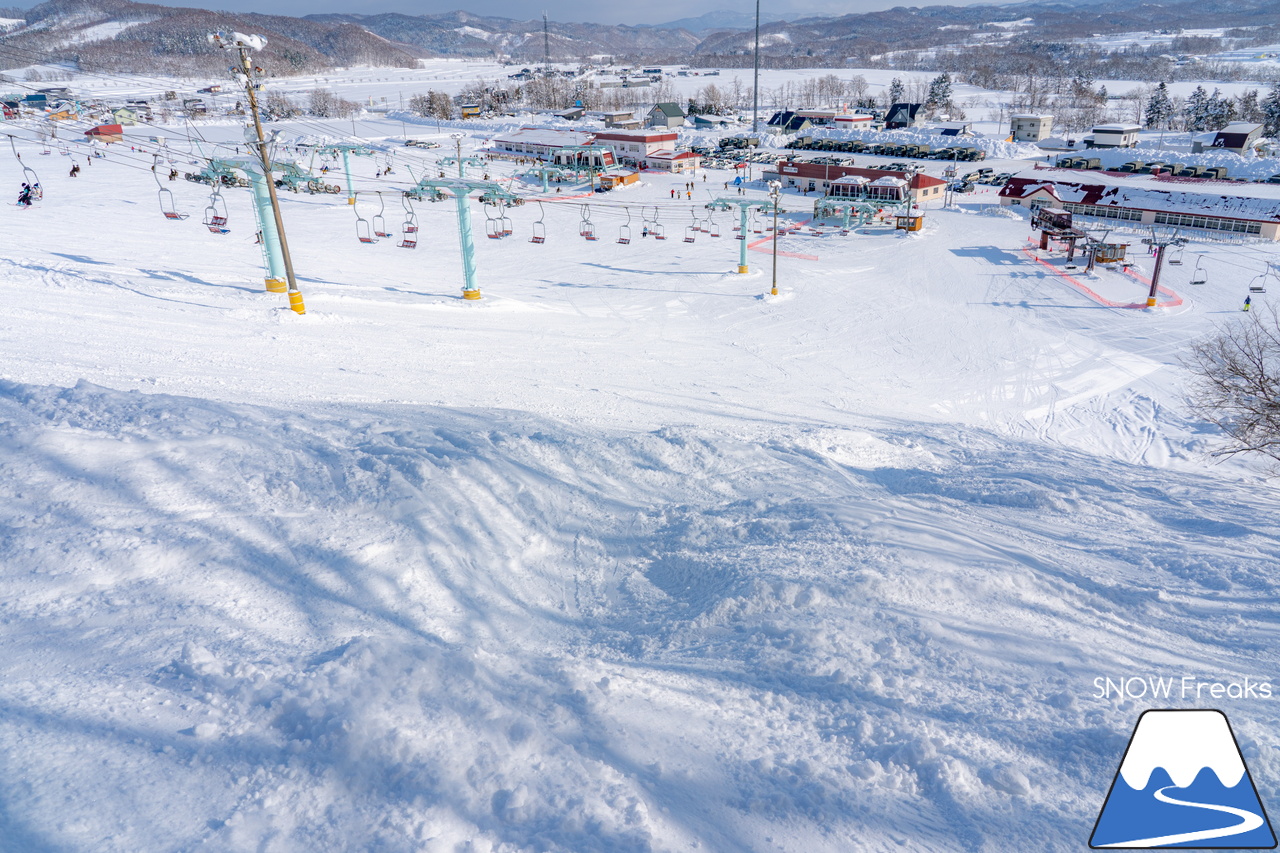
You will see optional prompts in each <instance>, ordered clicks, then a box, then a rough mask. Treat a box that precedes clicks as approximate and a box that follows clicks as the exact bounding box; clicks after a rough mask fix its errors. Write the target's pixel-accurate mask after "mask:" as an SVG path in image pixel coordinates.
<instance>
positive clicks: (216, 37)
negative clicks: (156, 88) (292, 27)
mask: <svg viewBox="0 0 1280 853" xmlns="http://www.w3.org/2000/svg"><path fill="white" fill-rule="evenodd" d="M209 42H210V43H211V44H215V45H217V46H218V47H220V48H222V49H223V50H234V51H235V52H236V54H237V56H238V58H239V63H238V67H237V68H236V74H235V76H236V78H237V79H238V80H239V81H240V82H241V83H243V84H244V87H245V92H246V94H247V95H248V97H249V114H250V115H252V116H253V130H254V133H255V134H256V136H257V137H258V156H259V157H260V158H261V160H262V177H263V179H264V180H265V182H266V188H267V193H268V195H269V197H270V200H271V213H272V215H273V216H274V218H275V225H276V237H277V238H278V239H279V241H280V252H281V254H282V255H283V256H284V272H285V279H286V284H287V290H288V294H289V307H290V308H291V309H293V311H294V312H295V313H298V314H305V313H307V308H306V306H305V305H304V304H303V301H302V291H301V290H299V289H298V279H297V276H295V275H294V273H293V258H292V256H291V255H290V254H289V241H288V240H287V239H286V238H285V236H284V219H283V218H282V217H281V215H280V199H279V198H278V197H277V196H276V182H275V179H274V178H273V177H272V175H271V157H270V155H269V154H268V153H267V141H266V138H265V137H264V136H263V133H262V118H261V117H260V116H259V115H258V83H257V82H256V81H255V80H254V77H255V76H256V75H258V74H261V73H262V69H261V68H258V67H256V66H255V65H253V64H252V63H251V62H250V61H249V49H250V48H252V49H254V50H262V48H264V47H266V45H267V40H266V38H264V37H263V36H257V35H251V36H246V35H244V34H243V33H231V34H230V35H228V34H227V33H222V32H217V33H210V34H209ZM266 239H267V235H266V233H265V229H264V233H263V240H264V241H265V240H266ZM267 286H268V288H270V287H271V284H270V282H269V283H268V285H267Z"/></svg>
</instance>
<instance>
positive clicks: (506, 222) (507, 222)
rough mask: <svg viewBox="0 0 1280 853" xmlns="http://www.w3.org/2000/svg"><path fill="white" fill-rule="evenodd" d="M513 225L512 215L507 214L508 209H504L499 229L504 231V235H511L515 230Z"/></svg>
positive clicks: (499, 220)
mask: <svg viewBox="0 0 1280 853" xmlns="http://www.w3.org/2000/svg"><path fill="white" fill-rule="evenodd" d="M512 225H513V223H512V221H511V217H510V216H507V214H506V211H503V212H502V215H501V216H499V217H498V230H499V231H501V232H502V236H503V237H510V236H511V234H512V231H513V230H514V229H513V228H512Z"/></svg>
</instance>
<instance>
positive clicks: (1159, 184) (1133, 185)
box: [1000, 168, 1280, 240]
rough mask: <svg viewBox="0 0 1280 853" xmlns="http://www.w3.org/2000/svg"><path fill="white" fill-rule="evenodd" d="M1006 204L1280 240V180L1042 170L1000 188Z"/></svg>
mask: <svg viewBox="0 0 1280 853" xmlns="http://www.w3.org/2000/svg"><path fill="white" fill-rule="evenodd" d="M1000 203H1001V204H1003V205H1023V206H1026V207H1030V208H1033V209H1034V208H1036V207H1043V206H1045V205H1049V206H1052V207H1060V208H1062V209H1064V210H1068V211H1070V212H1071V213H1073V214H1076V215H1079V216H1095V217H1099V218H1102V219H1114V220H1120V221H1121V222H1132V223H1133V224H1134V225H1168V226H1174V227H1181V228H1202V229H1205V230H1207V231H1219V232H1231V233H1235V234H1248V235H1256V236H1259V237H1263V238H1265V239H1268V240H1280V186H1277V185H1275V184H1252V183H1241V182H1238V181H1216V180H1205V179H1203V178H1174V177H1169V176H1167V175H1131V174H1127V173H1119V172H1096V171H1084V172H1082V171H1078V170H1074V169H1052V168H1046V169H1041V168H1037V169H1032V170H1028V171H1024V172H1020V173H1019V174H1017V175H1016V176H1014V177H1013V178H1011V179H1010V180H1009V182H1008V183H1007V184H1005V185H1004V187H1003V188H1001V190H1000Z"/></svg>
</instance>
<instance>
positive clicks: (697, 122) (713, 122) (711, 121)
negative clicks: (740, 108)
mask: <svg viewBox="0 0 1280 853" xmlns="http://www.w3.org/2000/svg"><path fill="white" fill-rule="evenodd" d="M729 121H730V120H729V119H727V118H725V117H724V116H707V115H703V116H694V117H693V126H694V127H695V128H697V129H698V130H719V129H720V128H722V127H724V126H725V125H727V124H728V123H729Z"/></svg>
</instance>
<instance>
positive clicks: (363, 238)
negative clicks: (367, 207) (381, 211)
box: [351, 204, 378, 243]
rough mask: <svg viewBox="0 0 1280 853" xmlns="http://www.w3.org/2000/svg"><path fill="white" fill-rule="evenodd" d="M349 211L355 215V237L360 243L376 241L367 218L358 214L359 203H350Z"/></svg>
mask: <svg viewBox="0 0 1280 853" xmlns="http://www.w3.org/2000/svg"><path fill="white" fill-rule="evenodd" d="M351 212H352V213H354V214H355V215H356V239H357V240H359V241H360V242H361V243H376V242H378V241H377V240H375V239H374V237H373V229H372V228H371V227H370V225H369V220H367V219H365V218H364V217H363V216H361V215H360V205H359V204H353V205H351Z"/></svg>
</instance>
